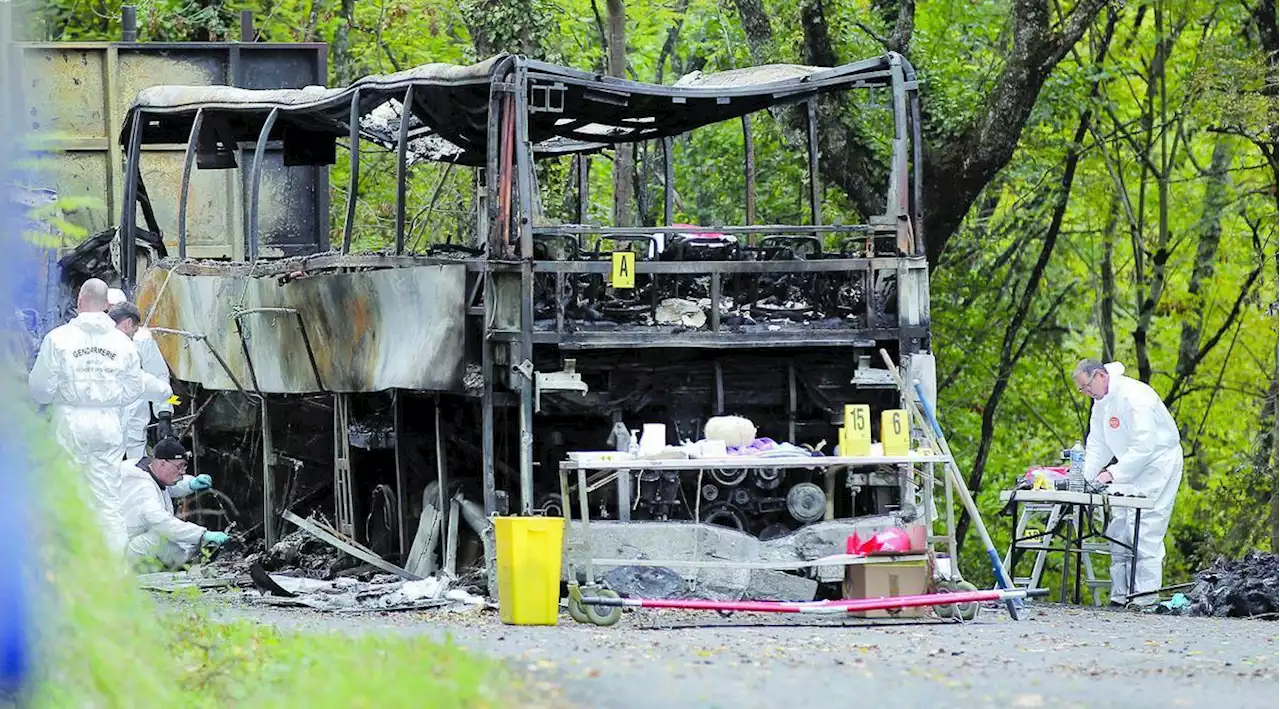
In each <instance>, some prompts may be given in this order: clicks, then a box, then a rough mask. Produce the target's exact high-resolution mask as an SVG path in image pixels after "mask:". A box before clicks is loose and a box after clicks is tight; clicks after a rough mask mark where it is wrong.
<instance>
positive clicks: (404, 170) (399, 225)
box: [396, 86, 413, 256]
mask: <svg viewBox="0 0 1280 709" xmlns="http://www.w3.org/2000/svg"><path fill="white" fill-rule="evenodd" d="M412 115H413V86H410V87H409V88H407V89H405V90H404V100H403V101H402V102H401V104H400V139H399V140H398V141H396V255H397V256H399V255H400V254H403V253H404V215H405V196H406V184H405V183H406V181H407V180H408V177H409V166H408V165H407V164H406V163H407V162H408V161H409V117H410V116H412Z"/></svg>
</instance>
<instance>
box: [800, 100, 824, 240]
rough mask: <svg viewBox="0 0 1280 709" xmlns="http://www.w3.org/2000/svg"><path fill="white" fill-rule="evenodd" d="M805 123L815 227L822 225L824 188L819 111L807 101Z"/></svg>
mask: <svg viewBox="0 0 1280 709" xmlns="http://www.w3.org/2000/svg"><path fill="white" fill-rule="evenodd" d="M804 107H805V123H806V124H807V126H808V129H809V215H810V221H811V222H812V223H813V225H814V226H817V225H819V224H822V186H821V185H820V184H819V182H818V109H817V107H816V106H815V105H814V103H813V100H809V101H805V103H804Z"/></svg>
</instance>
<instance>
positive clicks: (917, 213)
mask: <svg viewBox="0 0 1280 709" xmlns="http://www.w3.org/2000/svg"><path fill="white" fill-rule="evenodd" d="M911 178H912V181H913V186H912V191H913V194H914V196H915V201H914V204H913V205H912V210H911V211H912V213H913V216H914V217H915V218H914V219H913V220H912V221H913V222H914V226H915V232H916V254H917V255H923V254H924V252H925V243H924V140H923V138H921V136H920V94H919V93H918V92H916V91H912V92H911Z"/></svg>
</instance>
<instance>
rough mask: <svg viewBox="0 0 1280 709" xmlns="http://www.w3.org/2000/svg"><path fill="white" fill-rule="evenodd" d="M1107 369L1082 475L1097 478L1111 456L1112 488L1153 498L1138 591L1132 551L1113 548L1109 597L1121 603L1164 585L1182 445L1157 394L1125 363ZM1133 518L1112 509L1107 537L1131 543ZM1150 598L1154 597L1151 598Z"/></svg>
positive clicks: (1142, 536)
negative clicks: (1131, 583) (1129, 372)
mask: <svg viewBox="0 0 1280 709" xmlns="http://www.w3.org/2000/svg"><path fill="white" fill-rule="evenodd" d="M1105 368H1106V370H1107V373H1108V374H1109V375H1110V384H1109V386H1108V388H1107V395H1106V396H1104V397H1102V398H1101V399H1098V400H1096V401H1094V402H1093V411H1092V412H1091V413H1090V416H1089V439H1088V441H1087V442H1086V444H1085V456H1084V476H1085V478H1086V479H1087V480H1093V479H1095V478H1097V476H1098V474H1099V473H1100V472H1101V471H1102V469H1103V468H1104V467H1106V465H1107V463H1108V462H1110V461H1111V459H1112V458H1113V457H1114V458H1115V459H1116V463H1115V464H1113V465H1111V466H1110V471H1111V476H1112V478H1113V480H1112V483H1111V490H1112V491H1115V492H1125V493H1137V494H1141V495H1145V496H1147V497H1149V498H1152V499H1154V500H1155V507H1154V508H1152V509H1149V510H1143V511H1142V524H1141V528H1140V529H1139V531H1138V533H1139V537H1138V544H1137V548H1138V568H1137V574H1136V577H1135V586H1136V588H1133V589H1130V588H1129V562H1130V560H1131V558H1132V556H1131V552H1130V551H1129V550H1128V549H1125V548H1124V547H1122V546H1120V545H1118V544H1114V543H1113V544H1112V545H1111V597H1112V598H1113V599H1116V600H1117V601H1119V600H1121V597H1122V596H1127V595H1129V594H1130V593H1144V592H1146V591H1154V590H1156V589H1158V588H1160V587H1161V586H1162V585H1163V584H1162V566H1163V564H1164V535H1165V532H1166V531H1168V529H1169V519H1170V516H1171V515H1172V513H1173V502H1174V498H1175V497H1176V496H1177V494H1178V486H1179V485H1180V484H1181V483H1182V445H1181V442H1180V438H1179V435H1178V426H1177V424H1175V423H1174V421H1173V417H1172V416H1170V415H1169V410H1168V409H1166V408H1165V406H1164V401H1163V400H1161V398H1160V395H1159V394H1157V393H1156V392H1155V390H1154V389H1152V388H1151V387H1149V386H1147V385H1146V383H1144V382H1141V381H1139V380H1137V379H1131V378H1129V377H1126V376H1124V365H1123V364H1120V363H1119V362H1111V363H1108V364H1107V365H1105ZM1135 514H1136V513H1135V511H1134V510H1131V509H1120V508H1112V519H1111V523H1110V524H1108V525H1107V536H1109V537H1111V538H1112V539H1118V540H1120V541H1122V542H1125V543H1131V541H1132V538H1133V518H1134V515H1135ZM1135 600H1137V601H1139V602H1141V601H1142V600H1144V599H1135ZM1150 600H1151V601H1155V600H1157V599H1156V598H1155V596H1151V597H1150Z"/></svg>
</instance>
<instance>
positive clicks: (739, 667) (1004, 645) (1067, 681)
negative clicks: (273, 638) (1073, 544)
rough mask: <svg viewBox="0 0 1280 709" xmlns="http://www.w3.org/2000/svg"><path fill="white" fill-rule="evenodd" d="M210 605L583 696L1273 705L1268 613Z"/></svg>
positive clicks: (677, 700)
mask: <svg viewBox="0 0 1280 709" xmlns="http://www.w3.org/2000/svg"><path fill="white" fill-rule="evenodd" d="M201 603H202V604H204V605H206V606H208V609H209V610H210V611H211V614H212V615H213V617H215V618H225V619H235V618H244V619H250V620H254V621H257V622H261V623H267V624H272V625H275V626H277V627H279V628H281V629H287V630H295V631H303V632H342V633H402V634H420V635H423V636H425V637H429V638H432V639H435V640H444V639H445V638H446V637H448V638H452V640H453V641H454V642H456V643H458V644H459V645H461V646H462V647H465V648H468V649H470V650H473V651H476V652H480V653H490V654H493V655H495V656H498V657H502V658H505V659H507V660H508V661H510V662H512V663H513V664H515V665H516V666H517V667H519V668H520V669H522V670H523V671H524V672H526V673H527V674H528V675H529V676H531V679H532V681H533V683H534V684H535V685H538V686H541V687H542V688H543V689H550V690H551V691H554V692H557V693H563V695H564V697H565V698H566V699H567V700H568V701H569V703H572V704H576V705H578V706H581V707H601V708H607V709H641V708H647V707H663V708H666V707H733V708H735V709H748V708H754V707H761V708H764V707H768V708H770V709H779V708H782V709H788V708H789V707H797V708H799V707H803V708H804V709H816V708H819V707H840V708H841V709H849V708H850V707H864V706H866V707H877V708H880V707H893V708H894V709H908V708H911V707H929V708H930V709H935V708H941V707H965V708H966V709H968V708H970V707H988V706H990V707H1081V708H1082V709H1083V708H1085V707H1088V708H1090V709H1096V708H1099V707H1213V706H1215V705H1219V703H1224V704H1223V705H1222V706H1224V708H1225V706H1229V707H1230V708H1231V709H1252V708H1253V707H1277V706H1280V676H1278V674H1277V652H1278V650H1277V636H1278V635H1280V625H1277V623H1276V621H1274V620H1271V621H1263V620H1238V619H1212V618H1171V617H1167V616H1152V615H1141V614H1137V613H1132V612H1126V611H1112V610H1094V609H1074V608H1062V607H1059V606H1055V605H1044V604H1041V605H1039V606H1037V607H1036V609H1035V611H1034V612H1033V614H1032V617H1031V618H1030V619H1028V620H1024V621H1022V622H1014V621H1012V620H1010V619H1009V618H1008V617H1007V616H1006V615H1004V614H1003V613H1002V612H1001V611H999V610H996V609H994V608H984V609H983V611H982V613H981V614H980V615H979V617H978V619H977V620H975V621H973V622H970V623H964V624H960V623H954V622H943V621H935V620H921V621H905V620H896V621H870V620H857V619H849V620H845V619H841V620H831V619H823V618H818V619H812V620H810V619H799V620H798V621H797V619H796V618H795V617H794V616H761V615H746V614H739V615H735V616H732V617H730V618H723V617H721V616H719V615H716V614H714V613H690V612H685V611H651V610H639V611H634V612H628V613H627V614H626V615H624V616H623V619H622V621H621V622H620V623H618V625H616V626H613V627H612V628H596V627H594V626H583V625H578V624H576V623H574V622H573V621H572V620H570V619H569V617H568V616H567V615H562V617H561V624H560V625H559V626H556V627H540V628H535V627H512V626H505V625H502V624H501V623H500V622H499V621H498V617H497V613H496V612H492V611H484V612H475V613H466V614H458V613H445V612H421V613H404V612H400V613H381V614H369V613H365V614H359V615H344V614H336V613H320V612H315V611H310V610H298V609H292V608H287V609H286V608H274V607H263V606H260V605H257V604H250V603H246V602H244V601H243V600H240V599H236V598H228V597H226V596H221V597H220V596H217V595H212V594H211V595H207V596H205V598H204V600H202V601H201Z"/></svg>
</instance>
